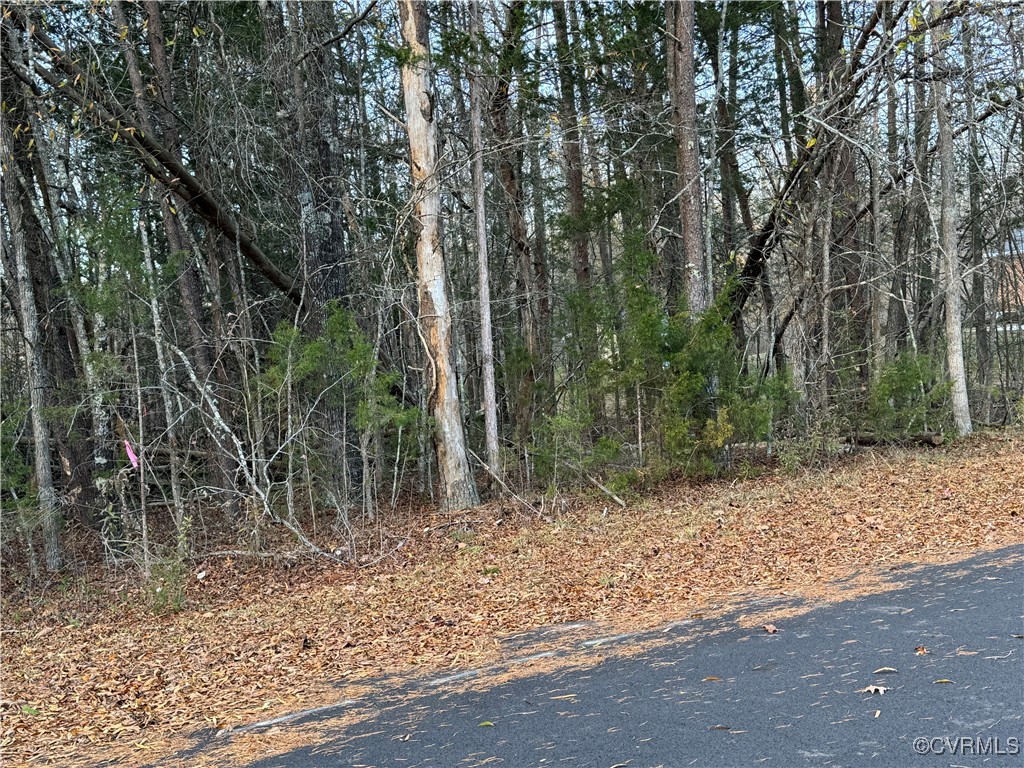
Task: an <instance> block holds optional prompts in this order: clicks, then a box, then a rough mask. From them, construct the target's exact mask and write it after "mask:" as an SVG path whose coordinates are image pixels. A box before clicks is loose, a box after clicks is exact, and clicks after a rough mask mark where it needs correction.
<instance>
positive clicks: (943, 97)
mask: <svg viewBox="0 0 1024 768" xmlns="http://www.w3.org/2000/svg"><path fill="white" fill-rule="evenodd" d="M935 13H936V17H941V14H942V5H939V6H938V7H937V8H936V11H935ZM931 37H932V62H933V67H934V69H935V75H936V76H935V85H934V89H933V93H934V95H935V122H936V124H937V126H938V133H939V139H938V154H939V178H940V181H941V193H940V199H941V207H942V213H941V219H940V224H939V231H940V238H939V248H940V250H941V252H942V264H943V288H944V294H945V300H946V307H945V308H946V366H947V368H948V370H949V378H950V381H951V382H952V384H953V421H954V423H955V424H956V429H957V432H959V433H960V434H961V435H969V434H970V433H971V432H972V431H973V430H974V427H973V425H972V423H971V406H970V403H969V402H968V399H967V374H966V372H965V371H964V340H963V317H962V315H961V309H960V307H961V301H960V293H961V291H962V290H963V284H962V276H961V269H960V248H959V244H958V237H957V231H956V226H957V220H956V186H955V182H954V175H955V173H956V169H955V163H956V161H955V159H954V157H953V128H952V126H951V125H950V117H949V90H948V86H947V84H946V81H947V79H948V78H949V75H950V72H949V65H948V64H947V59H946V48H947V47H948V45H949V39H950V34H949V25H948V23H939V24H936V25H935V26H934V27H933V28H932V31H931Z"/></svg>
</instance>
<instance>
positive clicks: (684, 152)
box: [665, 0, 711, 316]
mask: <svg viewBox="0 0 1024 768" xmlns="http://www.w3.org/2000/svg"><path fill="white" fill-rule="evenodd" d="M666 22H667V23H666V27H665V28H666V30H667V33H668V40H667V45H668V49H669V52H670V55H669V58H668V61H669V93H670V95H671V99H672V117H673V119H672V125H673V129H674V133H675V139H676V170H677V172H678V174H679V176H678V183H677V187H676V188H677V190H678V195H679V224H680V227H681V229H682V245H683V265H682V266H683V275H682V281H681V282H682V283H683V285H685V287H686V299H687V309H688V310H689V312H690V314H691V315H692V316H697V315H699V314H701V313H703V312H704V311H706V310H707V309H708V307H710V306H711V280H710V275H708V274H707V269H706V263H705V260H704V242H703V232H704V230H703V225H702V211H701V207H702V205H701V203H702V188H701V178H700V140H699V135H698V132H697V93H696V87H695V86H696V84H695V81H694V78H695V72H694V60H693V44H694V41H693V34H694V4H693V0H669V2H668V3H667V4H666ZM671 299H672V297H671V296H670V302H671ZM670 308H672V309H674V307H670Z"/></svg>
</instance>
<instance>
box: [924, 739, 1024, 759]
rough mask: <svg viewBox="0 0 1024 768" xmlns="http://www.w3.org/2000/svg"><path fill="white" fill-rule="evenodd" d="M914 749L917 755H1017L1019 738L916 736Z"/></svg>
mask: <svg viewBox="0 0 1024 768" xmlns="http://www.w3.org/2000/svg"><path fill="white" fill-rule="evenodd" d="M914 751H915V752H917V754H919V755H990V756H992V755H1019V754H1020V739H1018V738H1017V737H1015V736H1010V737H1009V738H1006V739H1001V738H999V737H998V736H985V737H982V736H935V737H932V738H929V737H927V736H918V737H917V738H916V739H914Z"/></svg>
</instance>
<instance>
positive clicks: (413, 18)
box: [398, 0, 479, 509]
mask: <svg viewBox="0 0 1024 768" xmlns="http://www.w3.org/2000/svg"><path fill="white" fill-rule="evenodd" d="M398 11H399V19H400V26H401V32H402V41H403V43H404V44H405V50H404V55H403V56H402V67H401V69H402V92H403V96H404V98H405V113H406V126H407V130H408V133H409V160H410V167H411V174H412V186H413V192H412V194H413V220H414V223H415V224H414V225H415V227H416V229H417V237H416V271H417V280H416V283H417V293H418V297H419V325H420V334H421V337H422V339H423V343H424V351H425V353H426V356H427V372H426V377H427V378H426V387H427V407H428V409H429V411H430V415H431V417H432V418H433V419H434V447H435V451H436V453H437V465H438V468H439V470H440V475H441V484H442V486H443V492H444V506H445V507H446V508H447V509H464V508H466V507H472V506H475V505H476V504H478V503H479V497H478V496H477V491H476V484H475V482H474V481H473V475H472V473H471V472H470V469H469V459H468V456H467V451H466V437H465V433H464V432H463V429H462V411H461V407H460V402H459V390H458V386H457V382H456V379H455V377H456V371H455V362H454V359H453V356H452V315H451V305H450V303H449V300H448V289H447V285H446V283H445V263H444V255H443V253H442V251H441V221H440V219H441V181H440V178H439V176H438V173H437V170H438V163H437V128H436V125H435V122H434V97H433V91H432V89H431V85H430V44H429V19H428V16H427V3H426V2H425V0H401V1H400V2H399V4H398Z"/></svg>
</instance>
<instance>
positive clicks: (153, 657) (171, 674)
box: [0, 436, 1024, 766]
mask: <svg viewBox="0 0 1024 768" xmlns="http://www.w3.org/2000/svg"><path fill="white" fill-rule="evenodd" d="M1021 453H1024V437H1021V436H1016V437H1013V438H1012V439H1009V440H1000V441H994V440H993V441H989V442H986V441H985V440H984V439H979V440H972V441H966V442H964V443H958V444H957V445H956V446H954V447H952V448H949V449H942V451H940V452H937V453H931V454H929V462H928V463H927V464H925V463H923V462H919V461H917V460H916V459H915V454H913V453H911V454H904V453H900V454H897V455H896V457H895V458H894V457H892V456H890V457H888V461H886V462H878V461H877V460H876V459H875V458H874V457H873V454H872V453H870V452H868V453H865V454H864V455H863V456H862V457H861V458H859V459H856V460H853V461H850V462H848V463H844V464H841V465H838V466H836V467H833V468H831V469H830V471H829V472H828V473H826V474H821V473H807V474H805V475H801V476H798V477H787V476H781V475H779V476H765V477H761V478H759V479H756V480H750V481H743V482H739V483H735V484H733V483H732V482H731V481H730V482H723V483H720V484H716V483H705V484H693V483H686V482H683V483H675V484H665V485H663V486H660V487H657V488H655V489H654V490H653V491H652V492H651V493H650V494H649V496H648V498H647V499H645V500H644V501H643V502H642V503H640V504H637V505H636V507H637V508H635V509H631V510H630V511H628V512H621V513H619V512H609V513H608V514H607V515H605V514H603V508H604V503H603V502H593V503H592V504H591V506H588V505H587V503H586V502H584V501H578V502H576V503H575V506H574V507H573V508H571V509H570V510H569V511H567V512H565V513H564V514H562V515H561V516H560V517H559V519H558V520H556V521H555V522H554V523H543V522H537V521H532V520H527V519H526V518H518V522H517V519H516V518H510V517H509V515H508V513H507V512H504V513H503V512H502V510H501V505H500V504H495V505H493V507H482V508H479V509H477V510H474V511H473V513H472V514H473V520H471V521H470V520H468V519H467V520H466V521H461V520H453V519H452V517H451V516H450V515H441V514H435V513H432V512H431V511H429V510H426V511H422V512H420V513H416V514H409V515H408V516H405V517H400V516H398V515H395V516H394V517H393V518H388V517H387V516H386V515H383V514H382V516H381V518H380V519H381V520H382V521H384V522H383V523H382V525H383V526H384V529H385V530H386V529H387V526H388V525H390V526H391V530H388V531H387V534H388V535H390V537H391V538H390V539H388V540H387V541H386V542H385V544H384V545H383V550H382V551H385V552H386V551H388V550H390V549H393V548H394V543H395V542H397V541H400V540H402V539H408V543H407V544H406V545H405V546H404V547H403V548H402V549H401V551H399V552H397V553H396V554H394V555H393V556H388V557H385V558H383V559H382V560H380V561H379V562H374V560H375V558H376V557H377V554H374V555H373V556H372V557H371V558H369V560H367V561H366V564H365V567H355V566H352V567H344V566H313V565H301V566H298V567H295V568H291V569H287V570H286V569H283V568H276V569H270V568H263V567H253V566H250V565H249V564H248V563H246V562H245V561H244V559H239V560H236V561H235V562H233V563H232V562H226V561H224V560H219V561H217V562H216V563H215V564H214V565H212V566H211V564H210V563H203V562H199V563H197V564H196V569H195V571H194V572H191V573H190V575H189V579H188V581H189V584H188V587H187V589H188V596H189V598H188V599H189V602H188V604H187V605H186V609H185V610H184V611H183V612H181V613H178V614H175V615H169V616H166V617H161V618H157V617H154V616H153V615H152V614H151V613H149V612H148V611H147V610H146V609H145V607H144V606H143V601H142V600H141V599H138V598H139V595H140V594H141V591H134V592H133V591H131V590H125V591H124V592H117V591H116V589H115V587H114V586H113V585H108V584H104V583H102V582H99V583H98V585H97V589H99V590H100V591H102V593H103V594H104V595H105V596H106V599H104V600H102V601H98V602H101V603H103V604H102V605H97V606H94V607H92V608H86V607H83V605H82V604H81V603H79V602H75V599H74V597H73V595H72V596H67V597H61V598H57V597H54V598H51V606H52V607H51V608H48V609H47V610H49V611H50V612H49V613H46V612H44V610H42V609H38V608H36V609H33V610H27V609H28V608H31V606H18V605H16V604H12V603H11V602H10V601H5V603H4V611H5V613H4V626H5V629H6V628H11V629H13V631H12V632H10V633H7V634H5V635H3V636H2V638H3V643H4V649H3V651H4V665H3V668H2V675H3V680H2V682H3V691H4V696H5V698H6V699H8V700H9V701H10V702H13V704H11V705H3V718H4V719H3V726H2V730H0V745H2V746H3V751H4V757H5V758H8V759H9V761H10V762H11V763H15V764H16V763H19V762H25V761H28V760H30V759H33V758H38V757H45V759H48V760H50V761H51V762H52V763H53V764H57V765H62V766H70V765H73V764H74V763H75V761H76V760H77V761H80V762H81V763H86V764H95V763H96V762H98V761H99V760H100V759H101V758H108V757H110V758H113V757H118V756H120V757H123V758H125V760H126V762H127V763H129V764H130V763H135V762H140V761H142V759H141V758H140V756H139V754H138V750H139V749H142V747H140V746H138V744H139V743H144V744H145V748H146V753H145V758H144V762H147V763H151V764H162V763H163V762H165V761H162V760H160V759H159V757H160V755H164V754H167V753H168V752H169V751H170V749H171V744H172V742H171V741H170V739H172V738H173V737H174V736H175V735H176V734H181V735H184V734H187V733H189V732H191V731H194V730H196V729H198V728H208V727H213V728H220V727H231V726H237V725H241V724H244V723H247V722H250V723H251V722H255V721H258V720H265V719H269V718H271V717H274V716H277V715H281V714H284V713H286V712H289V711H295V710H298V709H302V708H309V707H315V706H318V705H322V704H326V703H329V702H332V701H336V700H337V698H338V693H337V690H336V688H335V687H334V685H335V684H337V683H338V682H349V683H352V682H358V681H362V680H368V679H372V678H378V677H380V676H382V675H385V674H407V673H408V672H409V671H410V670H416V671H420V670H422V671H441V670H452V669H453V668H458V667H469V666H474V667H475V666H480V665H482V664H486V663H488V662H490V661H494V660H496V659H498V657H499V653H500V641H501V639H502V638H504V637H508V636H509V635H510V634H515V633H519V632H527V631H530V630H535V629H537V628H539V627H546V626H551V625H555V624H560V623H563V622H574V621H578V620H581V619H586V620H592V621H602V620H610V619H614V620H615V621H616V622H617V623H618V624H619V625H621V628H622V629H623V630H628V629H631V628H641V627H651V626H657V625H659V624H663V623H668V622H669V621H672V620H675V619H678V618H680V617H685V616H691V617H694V618H697V617H700V616H701V615H706V616H713V615H715V613H716V611H717V610H719V609H718V608H716V606H720V605H722V604H723V603H725V602H727V601H728V600H731V599H736V596H738V595H740V594H741V593H743V594H745V593H747V592H749V591H750V590H762V591H764V590H770V591H771V592H772V593H774V594H778V593H779V592H783V591H784V592H785V593H786V594H790V595H794V596H799V595H803V596H815V595H817V596H821V595H825V596H826V597H834V596H835V595H836V588H835V587H834V586H831V585H829V582H830V581H832V580H834V579H836V578H838V577H842V576H845V575H848V574H849V573H850V571H853V570H863V569H866V568H870V567H871V566H879V567H884V568H888V567H890V566H892V565H894V564H896V563H900V562H926V561H929V560H931V561H944V560H948V559H950V558H951V553H963V555H965V556H966V555H969V554H971V553H972V551H973V550H976V549H978V548H980V547H984V546H989V545H991V546H1002V545H1006V544H1010V543H1014V542H1021V541H1024V519H1022V518H1019V517H1017V518H1014V517H1011V516H1010V515H1009V514H1008V511H1011V510H1013V509H1016V508H1018V507H1020V505H1021V494H1020V488H1019V480H1018V476H1019V473H1018V469H1017V466H1018V464H1019V456H1020V455H1021ZM946 488H953V489H956V500H955V502H954V503H938V501H937V496H939V495H941V489H946ZM498 518H501V519H504V520H505V523H504V524H502V525H500V526H498V525H494V524H491V521H492V520H494V519H498ZM719 521H721V522H719ZM463 522H465V523H466V524H465V525H463ZM463 529H464V530H463ZM469 529H472V530H473V531H474V532H475V533H474V534H473V535H472V537H470V536H468V535H467V534H466V533H465V531H466V530H469ZM460 530H461V531H462V532H459V531H460ZM379 533H380V530H379V529H377V528H376V524H375V527H374V529H373V531H372V534H373V536H377V535H379ZM459 545H462V546H461V547H460V546H459ZM360 554H362V551H361V552H360ZM204 571H205V572H206V574H207V575H206V576H205V577H204V578H202V579H200V578H199V577H198V574H199V573H202V572H204ZM483 579H489V580H490V581H491V582H492V583H490V584H487V583H481V582H482V580H483ZM611 584H614V587H609V586H606V585H611ZM16 609H17V610H20V611H21V618H20V619H19V622H18V623H15V622H13V621H11V620H10V619H11V616H12V612H13V611H14V610H16ZM70 616H75V617H78V618H80V619H81V622H82V626H81V627H75V626H68V623H69V622H68V618H67V617H70ZM767 618H769V617H768V616H761V617H760V619H759V620H757V621H751V625H752V626H754V627H760V629H761V631H764V632H765V633H767V634H777V633H779V632H780V629H779V628H778V627H777V626H776V625H774V624H762V623H761V622H763V621H765V620H766V619H767ZM771 618H773V619H776V620H778V614H773V615H772V616H771ZM915 653H917V654H918V655H925V654H927V653H928V649H927V648H926V647H925V646H923V645H919V646H917V647H916V648H915ZM883 669H885V668H883ZM879 674H882V671H881V670H879ZM890 674H891V673H890ZM704 682H706V683H708V684H713V683H716V682H720V679H719V678H717V677H715V676H713V675H709V676H708V677H706V678H704ZM888 690H890V689H889V688H887V687H885V686H879V685H875V686H868V687H867V688H864V689H861V691H860V692H861V693H869V694H878V695H881V694H882V693H884V692H886V691H888ZM499 726H500V723H499ZM722 729H723V730H726V729H728V726H723V727H722ZM125 756H127V757H125Z"/></svg>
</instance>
